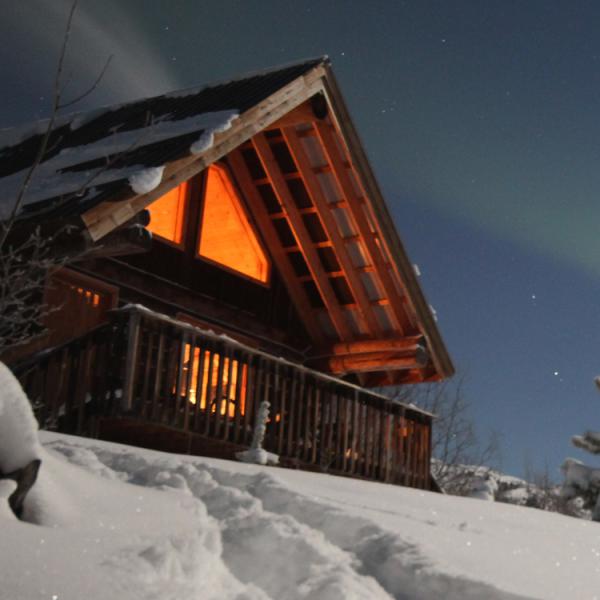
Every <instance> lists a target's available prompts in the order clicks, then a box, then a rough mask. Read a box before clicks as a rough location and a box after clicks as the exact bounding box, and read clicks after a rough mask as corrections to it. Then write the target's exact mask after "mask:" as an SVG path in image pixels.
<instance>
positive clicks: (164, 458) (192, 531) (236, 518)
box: [0, 363, 600, 600]
mask: <svg viewBox="0 0 600 600" xmlns="http://www.w3.org/2000/svg"><path fill="white" fill-rule="evenodd" d="M38 438H39V441H41V445H40V443H39V442H38ZM34 458H39V459H41V460H42V466H41V470H40V474H39V477H38V480H37V482H36V483H35V485H34V487H33V488H32V490H31V491H30V492H29V494H28V495H27V497H26V501H25V507H24V521H18V520H17V519H16V517H15V516H14V514H13V513H12V511H11V510H10V508H9V506H8V502H7V499H8V497H9V496H10V495H11V494H12V493H13V492H14V490H15V487H16V484H15V482H14V481H12V480H11V479H6V478H5V479H2V478H0V600H35V599H38V598H39V599H49V600H81V599H83V598H86V599H88V600H101V599H102V600H105V599H107V598H114V599H115V600H116V599H118V600H142V599H156V600H158V599H160V600H191V599H192V598H194V599H197V598H200V599H214V600H217V599H218V600H266V599H269V598H271V599H273V600H275V599H277V600H279V599H283V600H296V599H297V600H301V599H309V598H311V599H319V600H361V599H373V600H377V599H389V598H398V599H423V600H435V599H437V598H440V599H442V598H443V599H445V600H459V599H460V600H464V599H467V600H469V599H473V600H474V599H484V598H485V599H491V600H508V599H510V598H523V597H527V598H548V599H552V598H574V599H575V598H576V599H578V600H583V599H592V598H598V596H599V590H600V585H599V582H600V525H599V524H597V523H593V522H590V521H583V520H579V519H573V518H569V517H565V516H562V515H558V514H555V513H548V512H544V511H540V510H532V509H527V508H523V507H519V506H511V505H506V504H498V503H492V502H482V501H480V500H476V499H472V498H458V497H451V496H443V495H439V494H434V493H429V492H421V491H418V490H411V489H405V488H400V487H396V486H391V485H385V484H378V483H372V482H364V481H357V480H351V479H345V478H340V477H334V476H329V475H324V474H315V473H305V472H301V471H294V470H286V469H279V468H276V467H263V466H258V465H252V464H245V463H236V462H228V461H220V460H216V459H206V458H200V457H189V456H178V455H173V454H164V453H160V452H153V451H150V450H143V449H137V448H132V447H129V446H122V445H117V444H110V443H107V442H100V441H97V440H89V439H84V438H76V437H71V436H65V435H59V434H53V433H49V432H41V433H38V431H37V424H36V423H35V420H34V419H33V417H32V414H31V408H30V405H29V402H28V400H27V398H26V397H25V395H24V394H23V392H22V390H21V389H20V386H19V385H18V384H17V382H16V380H15V379H14V378H13V377H12V375H11V374H10V372H9V371H8V369H6V367H4V365H2V364H1V363H0V474H1V473H2V472H4V473H7V472H8V471H9V470H12V469H21V468H23V467H24V466H25V465H26V464H27V463H28V462H29V461H31V460H32V459H34Z"/></svg>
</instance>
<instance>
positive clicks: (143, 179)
mask: <svg viewBox="0 0 600 600" xmlns="http://www.w3.org/2000/svg"><path fill="white" fill-rule="evenodd" d="M164 170H165V168H164V167H149V168H147V169H141V170H140V171H136V172H135V173H133V174H132V175H130V176H129V179H128V182H129V185H130V186H131V189H132V190H133V191H134V192H135V193H136V194H147V193H149V192H151V191H152V190H153V189H155V188H157V187H158V186H159V185H160V182H161V181H162V176H163V171H164Z"/></svg>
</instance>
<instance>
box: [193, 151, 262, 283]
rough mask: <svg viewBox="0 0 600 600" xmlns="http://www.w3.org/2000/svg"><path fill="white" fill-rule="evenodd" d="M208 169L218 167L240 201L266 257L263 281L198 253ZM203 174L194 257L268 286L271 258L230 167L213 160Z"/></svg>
mask: <svg viewBox="0 0 600 600" xmlns="http://www.w3.org/2000/svg"><path fill="white" fill-rule="evenodd" d="M209 169H218V170H219V171H221V172H223V173H224V174H225V177H226V178H227V181H228V183H229V185H231V187H232V188H233V192H234V193H235V194H236V196H237V198H236V200H237V201H238V202H239V203H240V206H241V209H242V211H243V212H244V216H245V217H246V218H247V219H248V222H249V223H250V226H251V230H252V234H253V236H254V238H255V240H256V243H257V244H258V246H259V247H260V250H261V251H262V253H263V255H264V257H265V259H266V262H267V268H266V271H267V272H266V280H265V281H262V280H260V279H256V278H255V277H252V276H251V275H247V274H246V273H242V272H241V271H238V270H237V269H234V268H233V267H229V266H228V265H225V264H223V263H221V262H219V261H217V260H213V259H211V258H209V257H207V256H204V255H203V254H200V242H201V240H202V230H203V228H204V211H205V207H206V189H207V184H208V171H209ZM203 175H204V176H203V178H202V184H201V199H202V202H201V206H200V209H199V211H198V212H199V215H198V217H197V219H195V220H196V223H197V226H196V227H195V230H196V235H195V236H194V248H193V252H194V258H195V259H197V260H202V261H204V262H206V263H208V264H210V265H213V266H216V267H219V268H220V269H223V270H225V271H227V272H228V273H231V274H232V275H235V276H236V277H242V278H244V279H246V280H247V281H250V282H252V283H254V284H257V285H260V286H262V287H264V288H270V287H271V279H272V275H273V264H272V262H273V261H272V260H271V257H270V256H269V252H268V249H267V246H266V244H265V243H264V241H263V239H262V236H261V234H260V231H259V229H258V227H257V224H256V222H255V221H254V219H253V218H252V212H251V211H250V210H249V207H248V203H247V202H246V198H245V196H244V194H243V193H242V190H241V189H240V186H239V185H238V183H237V181H236V179H235V177H234V176H233V173H232V171H231V169H230V168H229V167H228V165H227V164H225V163H223V162H215V163H212V164H210V165H208V166H207V167H206V169H205V170H204V172H203Z"/></svg>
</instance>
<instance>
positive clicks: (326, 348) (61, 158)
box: [0, 58, 453, 386]
mask: <svg viewBox="0 0 600 600" xmlns="http://www.w3.org/2000/svg"><path fill="white" fill-rule="evenodd" d="M46 127H47V124H46ZM43 132H44V123H41V124H38V125H37V126H36V128H35V129H34V130H33V131H32V130H31V129H30V130H29V132H27V131H20V132H19V131H8V132H1V133H0V208H1V207H2V206H4V207H6V206H7V205H9V204H10V201H11V198H14V195H15V190H18V188H19V182H20V181H22V180H23V177H24V174H25V173H26V172H27V169H28V166H29V165H31V164H32V162H33V160H34V157H35V155H36V152H37V150H38V149H39V144H40V140H41V139H42V136H43ZM3 145H4V147H2V146H3ZM221 159H225V160H226V161H227V163H228V165H229V167H230V169H231V170H232V172H233V173H234V175H235V177H236V179H237V181H238V183H239V185H240V186H241V187H242V189H243V190H244V194H246V195H247V196H248V202H249V204H250V209H251V213H252V216H253V218H254V220H255V222H256V225H257V227H258V229H259V230H260V233H261V235H262V236H263V238H264V239H265V240H266V242H267V246H268V248H269V251H270V253H271V255H272V257H273V259H274V262H275V264H276V266H277V268H278V269H279V270H280V272H281V274H282V277H283V279H284V281H285V283H286V286H287V287H288V289H289V291H290V295H291V297H292V298H293V300H294V302H295V303H296V305H297V308H298V309H299V313H300V314H301V315H302V317H303V319H304V322H305V325H306V327H307V330H308V331H309V333H310V334H311V337H312V339H313V341H314V344H315V346H314V348H313V350H312V352H311V353H310V355H309V360H310V363H309V364H312V365H314V366H317V367H319V368H322V369H323V370H326V371H329V372H333V373H335V374H338V375H343V374H346V373H356V374H359V376H360V378H361V381H362V383H363V384H365V385H371V386H372V385H384V384H390V383H402V382H416V381H435V380H438V379H441V378H444V377H447V376H449V375H451V374H452V373H453V366H452V363H451V361H450V358H449V356H448V353H447V351H446V348H445V345H444V343H443V341H442V339H441V336H440V334H439V331H438V329H437V326H436V323H435V320H434V318H433V315H432V313H431V309H430V307H429V305H428V304H427V302H426V301H425V298H424V296H423V293H422V291H421V288H420V286H419V283H418V281H417V278H416V275H415V272H414V270H413V267H412V264H411V263H410V261H409V260H408V258H407V256H406V253H405V251H404V248H403V246H402V243H401V241H400V238H399V236H398V233H397V231H396V228H395V226H394V224H393V221H392V219H391V217H390V214H389V212H388V210H387V207H386V205H385V202H384V200H383V197H382V195H381V191H380V189H379V187H378V185H377V182H376V180H375V178H374V176H373V172H372V169H371V167H370V165H369V163H368V160H367V158H366V155H365V153H364V151H363V149H362V146H361V144H360V140H359V138H358V135H357V133H356V131H355V129H354V127H353V125H352V122H351V119H350V117H349V114H348V111H347V108H346V106H345V104H344V101H343V99H342V96H341V94H340V92H339V89H338V86H337V83H336V81H335V78H334V76H333V73H332V71H331V67H330V65H329V61H328V60H327V59H326V58H319V59H312V60H308V61H304V62H301V63H296V64H294V65H289V66H286V67H282V68H279V69H272V70H268V71H263V72H259V73H254V74H250V75H248V76H246V77H242V78H239V79H236V80H232V81H228V82H224V83H218V84H213V85H209V86H204V87H202V88H197V89H191V90H184V91H182V92H176V93H172V94H167V95H163V96H159V97H156V98H151V99H146V100H141V101H138V102H132V103H128V104H125V105H121V106H117V107H108V108H105V109H100V110H97V111H93V112H91V113H86V114H83V115H72V116H70V117H61V118H60V119H58V120H57V123H56V124H55V127H54V129H53V131H52V134H51V136H50V139H49V144H48V151H47V152H46V154H45V156H44V158H43V161H42V163H41V164H40V166H39V167H38V168H37V169H36V172H35V174H34V175H35V177H34V179H33V181H32V184H31V185H30V186H29V189H28V194H27V196H26V197H25V203H24V208H23V211H22V213H21V218H22V219H24V220H26V219H28V218H31V219H36V220H38V219H39V218H40V215H44V217H45V219H46V220H48V219H50V220H51V219H52V218H58V219H62V220H64V219H76V220H77V221H78V222H79V223H80V224H82V227H83V229H84V231H85V233H86V235H87V236H89V237H91V239H92V240H99V239H101V238H103V237H104V236H105V235H106V234H108V233H111V232H112V231H114V230H115V229H116V228H118V227H120V226H121V225H123V224H125V223H127V222H128V221H129V220H130V219H131V218H133V217H134V216H135V215H136V214H137V213H139V212H140V211H141V210H143V209H144V208H146V207H148V206H149V205H150V204H151V203H152V202H153V201H154V200H156V199H157V198H159V197H161V196H162V195H163V194H164V193H166V192H167V191H168V190H170V189H172V188H173V187H174V186H176V185H178V184H179V183H181V182H182V181H186V180H188V179H190V178H191V177H193V176H194V175H196V174H197V173H199V172H201V171H202V170H204V169H205V168H206V167H207V166H208V165H210V164H211V163H214V162H215V161H217V160H221ZM5 214H6V210H5ZM0 218H1V213H0Z"/></svg>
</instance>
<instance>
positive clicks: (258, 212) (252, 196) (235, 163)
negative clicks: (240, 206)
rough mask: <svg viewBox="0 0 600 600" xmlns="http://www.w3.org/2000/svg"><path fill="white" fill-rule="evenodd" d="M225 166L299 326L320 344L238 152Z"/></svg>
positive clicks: (302, 295)
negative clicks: (279, 277) (293, 307)
mask: <svg viewBox="0 0 600 600" xmlns="http://www.w3.org/2000/svg"><path fill="white" fill-rule="evenodd" d="M228 162H229V165H230V167H231V170H232V171H233V175H234V177H235V179H236V180H237V182H238V184H239V185H240V187H241V188H242V189H243V190H244V195H245V196H246V197H248V200H249V201H250V203H251V205H252V214H253V216H254V218H255V219H256V223H257V225H258V228H259V230H260V232H261V234H262V236H263V238H264V239H265V241H266V243H267V247H268V249H269V253H270V255H271V257H272V258H273V261H274V262H275V265H276V267H277V269H278V270H279V272H280V273H281V275H282V277H283V280H284V283H285V285H286V287H287V289H288V291H289V293H290V296H291V299H292V302H293V303H294V304H295V305H296V308H297V309H298V314H299V316H300V319H301V320H302V323H303V324H304V326H305V327H306V329H307V331H308V333H309V335H310V336H311V338H312V339H313V340H315V342H316V343H323V342H324V341H325V339H326V338H325V336H324V334H323V331H322V330H321V328H320V327H318V325H317V323H316V321H315V319H314V318H313V317H314V311H313V308H312V306H311V305H310V303H309V301H308V298H307V297H306V293H305V291H304V289H303V287H302V285H301V283H300V281H299V280H298V278H297V277H296V274H295V273H294V270H293V268H292V265H291V264H290V262H289V260H288V257H287V252H286V249H284V248H283V247H282V245H281V242H280V241H279V239H278V238H277V234H276V232H275V230H274V228H273V222H272V221H271V218H270V216H269V214H268V213H267V210H266V209H265V207H264V204H263V201H262V198H260V195H259V193H258V191H257V189H256V186H255V184H254V182H253V181H252V178H251V177H250V173H249V171H248V167H247V166H246V163H245V162H244V158H243V157H242V155H241V154H240V151H239V150H235V151H234V152H232V153H230V154H229V156H228Z"/></svg>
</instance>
